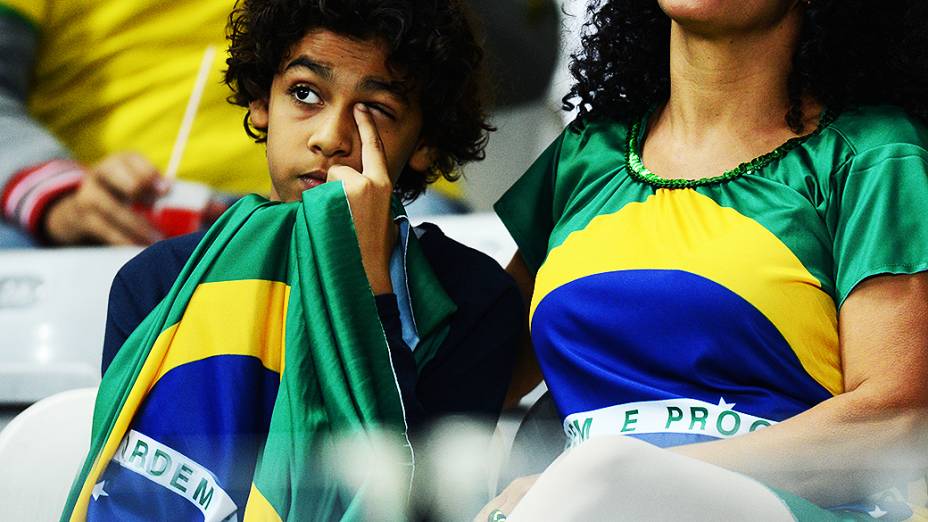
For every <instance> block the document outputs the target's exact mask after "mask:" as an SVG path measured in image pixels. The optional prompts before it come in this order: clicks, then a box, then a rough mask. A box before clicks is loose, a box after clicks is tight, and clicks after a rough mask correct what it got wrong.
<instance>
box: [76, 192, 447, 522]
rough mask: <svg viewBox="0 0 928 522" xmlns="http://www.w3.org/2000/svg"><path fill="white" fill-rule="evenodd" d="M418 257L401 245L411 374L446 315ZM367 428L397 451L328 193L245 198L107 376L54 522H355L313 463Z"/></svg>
mask: <svg viewBox="0 0 928 522" xmlns="http://www.w3.org/2000/svg"><path fill="white" fill-rule="evenodd" d="M400 211H402V208H401V207H400V206H399V205H398V204H395V205H394V212H400ZM419 248H420V247H419V246H418V245H417V244H416V239H415V237H414V234H410V238H409V244H408V249H407V258H406V263H407V268H408V285H409V290H410V296H411V300H412V303H413V314H414V315H415V316H416V325H417V328H418V329H419V335H420V338H421V341H420V344H419V345H418V346H417V348H416V351H415V357H416V362H417V364H419V365H420V366H421V364H422V363H424V361H425V360H426V359H427V358H428V357H429V356H430V355H431V354H432V353H434V350H435V349H436V347H437V345H438V344H440V342H441V340H442V338H443V337H444V336H445V335H446V333H447V318H448V316H449V315H450V314H451V313H452V312H453V311H454V305H453V303H452V302H451V301H450V300H449V299H448V297H447V296H446V295H445V294H444V293H443V291H442V290H441V289H440V287H438V286H437V285H438V282H437V280H436V279H435V275H434V273H433V272H432V271H431V268H430V267H429V265H428V263H427V261H426V260H425V257H424V254H423V253H422V251H421V250H420V249H419ZM417 296H418V297H419V299H417ZM371 428H379V429H386V430H394V431H395V432H398V433H401V434H404V435H405V419H404V410H403V404H402V399H401V396H400V392H399V388H398V385H397V379H396V376H395V374H394V372H393V369H392V364H391V360H390V356H389V351H388V346H387V343H386V338H385V335H384V332H383V329H382V327H381V324H380V321H379V317H378V314H377V309H376V304H375V302H374V299H373V296H372V295H371V291H370V286H369V284H368V282H367V278H366V276H365V273H364V269H363V266H362V264H361V257H360V250H359V248H358V244H357V239H356V236H355V233H354V226H353V224H352V221H351V214H350V211H349V209H348V203H347V199H346V197H345V193H344V190H343V188H342V185H341V183H328V184H325V185H322V186H320V187H317V188H315V189H313V190H310V191H306V192H305V193H304V194H303V200H302V201H300V202H295V203H272V202H268V201H267V200H265V199H263V198H260V197H258V196H249V197H246V198H244V199H243V200H242V201H240V202H239V203H237V204H236V205H235V206H234V207H233V208H231V209H230V210H229V211H227V212H226V213H225V214H224V216H223V217H222V218H221V219H220V221H219V222H217V223H216V224H215V225H214V226H213V227H212V228H211V229H210V230H209V231H208V232H207V233H206V236H205V237H204V238H203V240H202V241H201V242H200V244H199V245H198V247H197V248H196V250H195V251H194V253H193V255H192V256H191V258H190V260H189V261H188V262H187V264H186V265H185V267H184V268H183V270H182V272H181V274H180V276H179V277H178V279H177V281H176V282H175V284H174V286H173V287H172V288H171V290H170V292H169V294H168V295H167V297H166V298H165V299H164V300H163V301H162V302H161V303H160V304H159V305H158V306H157V307H155V309H154V310H153V311H152V312H151V313H150V314H149V315H148V316H147V317H146V318H145V320H144V321H143V322H142V323H141V324H140V325H139V327H138V328H137V329H136V330H135V331H134V332H133V333H132V334H131V335H130V336H129V337H128V339H127V340H126V342H125V344H124V345H123V347H122V348H121V350H120V352H119V354H118V355H117V357H116V358H115V359H114V361H113V364H112V365H111V367H110V368H109V370H108V371H107V373H106V375H105V377H104V378H103V382H102V383H101V385H100V390H99V393H98V397H97V402H96V407H95V410H94V418H93V432H92V440H91V448H90V453H89V455H88V457H87V460H86V462H85V464H84V466H83V468H82V470H81V472H80V475H79V476H78V477H77V478H76V480H75V482H74V485H73V486H72V489H71V494H70V496H69V499H68V503H67V505H66V507H65V511H64V513H63V514H62V520H85V519H86V520H120V521H126V520H138V519H144V520H207V521H219V520H242V519H244V520H262V521H264V520H299V521H315V520H360V519H361V518H362V516H363V504H364V490H366V486H362V487H361V488H360V489H357V490H350V489H346V488H345V487H344V486H343V485H342V486H340V485H339V484H338V483H337V481H336V480H335V479H334V478H333V473H332V470H330V469H326V463H325V462H324V461H323V459H320V458H319V457H320V453H321V452H323V450H324V448H326V447H329V445H330V444H331V442H332V437H333V436H335V435H337V434H345V433H352V432H354V433H359V432H362V431H363V430H368V429H371ZM403 440H407V439H403ZM404 452H405V454H404V455H405V456H404V457H403V462H401V463H400V464H401V465H403V466H405V468H402V469H405V470H407V473H408V474H410V476H411V473H412V471H413V470H412V463H413V458H412V457H413V456H412V449H411V447H409V446H408V440H407V447H406V448H405V449H404ZM407 478H409V477H407ZM404 500H405V499H404Z"/></svg>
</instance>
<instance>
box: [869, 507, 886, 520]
mask: <svg viewBox="0 0 928 522" xmlns="http://www.w3.org/2000/svg"><path fill="white" fill-rule="evenodd" d="M886 513H887V511H883V510H882V509H880V506H877V505H875V504H874V506H873V511H868V512H867V514H868V515H870V516H871V517H873V518H882V517H883V515H885V514H886Z"/></svg>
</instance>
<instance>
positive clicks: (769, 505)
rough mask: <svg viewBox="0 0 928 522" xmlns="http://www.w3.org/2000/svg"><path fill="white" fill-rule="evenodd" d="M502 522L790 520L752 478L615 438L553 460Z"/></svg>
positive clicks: (602, 439)
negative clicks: (504, 521)
mask: <svg viewBox="0 0 928 522" xmlns="http://www.w3.org/2000/svg"><path fill="white" fill-rule="evenodd" d="M507 520H508V521H509V522H537V521H542V520H543V521H546V522H548V521H550V522H560V521H574V520H576V521H584V522H594V521H610V522H611V521H616V520H635V521H652V520H658V521H660V520H675V521H684V520H685V521H703V520H705V521H711V522H720V521H727V520H732V521H742V520H749V521H793V520H794V518H793V516H792V514H790V511H789V509H788V508H787V507H786V505H785V504H784V503H783V502H782V501H781V500H780V498H779V497H777V496H776V495H775V494H774V493H773V492H772V491H770V490H769V489H767V488H766V487H764V486H763V485H762V484H760V483H759V482H757V481H755V480H753V479H751V478H748V477H746V476H744V475H740V474H738V473H734V472H732V471H728V470H726V469H723V468H720V467H718V466H714V465H712V464H707V463H705V462H702V461H699V460H696V459H691V458H689V457H684V456H682V455H678V454H676V453H672V452H670V451H667V450H665V449H661V448H658V447H656V446H653V445H651V444H648V443H646V442H642V441H640V440H638V439H635V438H632V437H625V436H620V435H617V436H609V437H598V438H594V439H591V440H588V441H586V442H584V443H583V444H582V445H580V446H579V447H577V448H575V449H573V450H571V451H569V452H567V453H565V454H563V455H561V456H560V457H558V459H557V460H555V461H554V463H552V464H551V465H550V466H549V467H548V469H546V470H545V472H544V473H543V474H542V475H541V477H540V478H539V479H538V481H537V482H536V483H535V485H534V486H533V487H532V488H531V489H530V490H529V492H528V493H527V494H526V495H525V497H523V498H522V500H521V501H520V502H519V504H518V505H517V506H516V508H515V509H514V510H513V512H512V514H511V515H510V516H509V517H508V519H507Z"/></svg>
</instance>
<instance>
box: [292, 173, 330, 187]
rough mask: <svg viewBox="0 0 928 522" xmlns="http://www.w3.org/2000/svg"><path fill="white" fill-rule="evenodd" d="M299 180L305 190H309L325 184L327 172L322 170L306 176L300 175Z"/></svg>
mask: <svg viewBox="0 0 928 522" xmlns="http://www.w3.org/2000/svg"><path fill="white" fill-rule="evenodd" d="M297 178H298V179H299V180H300V184H301V185H302V186H303V190H309V189H311V188H315V187H318V186H319V185H322V184H323V183H325V178H326V176H325V172H323V171H321V170H313V171H310V172H307V173H305V174H300V175H299V176H297Z"/></svg>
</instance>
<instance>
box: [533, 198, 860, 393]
mask: <svg viewBox="0 0 928 522" xmlns="http://www.w3.org/2000/svg"><path fill="white" fill-rule="evenodd" d="M636 269H645V270H647V269H653V270H661V269H664V270H681V271H686V272H689V273H692V274H696V275H699V276H701V277H705V278H707V279H709V280H711V281H714V282H716V283H718V284H720V285H722V286H724V287H725V288H727V289H729V290H730V291H732V292H734V293H735V294H737V295H739V296H740V297H742V298H743V299H745V300H747V301H748V302H749V303H751V304H752V305H754V307H756V308H757V309H758V310H759V311H760V312H761V313H762V314H764V315H765V316H766V317H767V318H768V319H769V320H770V322H771V323H772V324H773V325H774V326H775V327H776V328H777V330H779V332H780V333H781V335H783V337H784V338H785V339H786V341H787V342H788V343H789V345H790V347H792V349H793V351H794V352H795V353H796V356H797V357H798V358H799V361H800V362H801V364H802V366H803V368H804V369H805V371H806V372H807V373H808V374H809V375H810V376H811V377H812V378H813V379H815V380H816V381H817V382H818V383H819V384H821V385H822V386H823V387H824V388H825V389H827V390H828V391H830V392H831V393H833V394H837V393H840V392H841V391H842V390H843V379H842V374H841V365H840V355H839V351H838V331H837V311H836V309H835V304H834V301H833V300H832V298H831V297H830V296H829V295H828V294H827V293H826V292H824V291H823V290H822V289H821V283H820V282H819V281H818V279H816V278H815V277H814V276H813V275H812V274H810V273H809V271H808V270H806V268H805V267H804V266H803V265H802V263H801V262H800V261H799V259H798V258H797V257H796V256H795V255H794V254H793V253H792V251H790V250H789V248H788V247H787V246H786V245H784V244H783V243H782V242H781V241H780V240H779V239H778V238H777V237H776V236H774V235H773V234H772V233H771V232H770V231H769V230H767V229H766V228H764V227H763V226H761V225H760V224H759V223H757V222H756V221H754V220H752V219H750V218H747V217H745V216H744V215H742V214H740V213H738V212H737V211H735V210H734V209H731V208H724V207H721V206H719V205H718V204H717V203H716V202H715V201H713V200H712V199H711V198H709V197H706V196H704V195H702V194H699V193H698V192H696V191H695V190H691V189H685V190H684V189H675V190H668V189H659V190H658V191H657V192H656V193H655V194H654V195H653V196H650V197H649V198H648V199H647V200H645V201H644V202H641V203H630V204H628V205H626V206H625V207H623V208H622V209H621V210H620V211H618V212H615V213H613V214H606V215H601V216H597V217H596V218H594V219H593V220H592V221H591V222H590V223H589V224H588V225H587V226H586V228H584V229H583V230H578V231H575V232H573V233H572V234H570V235H569V236H568V237H567V239H566V240H565V241H564V242H563V244H561V245H560V246H558V247H556V248H554V249H553V250H551V252H550V253H549V255H548V258H547V260H546V261H545V263H544V265H543V266H542V267H541V269H540V270H539V271H538V275H537V278H536V281H535V293H534V295H533V296H532V305H531V309H530V312H531V315H532V316H534V313H535V309H536V308H537V307H538V303H540V302H541V300H543V299H544V298H545V296H547V295H548V294H549V293H550V292H551V291H553V290H555V289H556V288H558V287H560V286H562V285H564V284H567V283H570V282H571V281H574V280H577V279H580V278H583V277H586V276H589V275H593V274H600V273H604V272H612V271H618V270H636Z"/></svg>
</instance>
